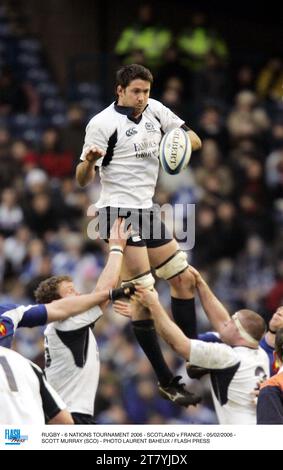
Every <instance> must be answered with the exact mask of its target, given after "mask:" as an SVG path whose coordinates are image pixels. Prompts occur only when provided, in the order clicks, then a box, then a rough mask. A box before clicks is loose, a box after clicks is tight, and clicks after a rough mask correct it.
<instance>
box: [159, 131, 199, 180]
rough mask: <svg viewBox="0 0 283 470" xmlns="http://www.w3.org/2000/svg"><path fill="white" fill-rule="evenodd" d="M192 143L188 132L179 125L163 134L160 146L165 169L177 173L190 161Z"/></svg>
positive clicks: (161, 159) (161, 160)
mask: <svg viewBox="0 0 283 470" xmlns="http://www.w3.org/2000/svg"><path fill="white" fill-rule="evenodd" d="M191 153H192V145H191V141H190V138H189V136H188V134H187V133H186V132H185V131H184V129H182V128H181V127H177V128H176V129H173V130H172V131H170V132H166V134H165V135H164V136H163V138H162V140H161V143H160V147H159V159H160V163H161V166H162V168H163V170H164V171H166V172H167V173H169V174H170V175H177V174H178V173H180V171H182V170H183V169H184V168H185V167H186V166H187V165H188V163H189V161H190V158H191Z"/></svg>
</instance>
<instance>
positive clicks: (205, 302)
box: [189, 266, 230, 331]
mask: <svg viewBox="0 0 283 470" xmlns="http://www.w3.org/2000/svg"><path fill="white" fill-rule="evenodd" d="M189 271H190V272H191V273H192V274H193V275H194V276H195V280H196V288H197V291H198V294H199V298H200V301H201V304H202V306H203V309H204V311H205V313H206V315H207V317H208V319H209V321H210V322H211V324H212V325H213V327H214V328H215V330H216V331H219V330H220V329H221V327H222V326H223V323H224V322H226V321H229V320H230V315H229V312H228V311H227V309H226V308H225V307H224V305H223V304H222V303H221V302H220V300H218V298H217V297H216V296H215V295H214V293H213V292H212V290H211V289H210V287H209V286H208V284H207V283H206V282H205V280H204V279H203V277H202V276H201V275H200V273H199V272H198V271H197V270H196V269H195V268H193V267H192V266H189Z"/></svg>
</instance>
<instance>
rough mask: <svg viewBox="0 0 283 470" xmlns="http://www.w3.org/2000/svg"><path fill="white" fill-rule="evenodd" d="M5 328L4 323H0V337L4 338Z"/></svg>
mask: <svg viewBox="0 0 283 470" xmlns="http://www.w3.org/2000/svg"><path fill="white" fill-rule="evenodd" d="M6 334H7V328H6V326H5V325H4V323H0V336H6Z"/></svg>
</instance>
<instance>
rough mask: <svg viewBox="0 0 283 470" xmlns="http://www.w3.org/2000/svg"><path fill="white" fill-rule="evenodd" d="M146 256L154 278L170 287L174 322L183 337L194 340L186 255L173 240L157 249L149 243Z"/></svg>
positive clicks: (191, 283) (191, 286)
mask: <svg viewBox="0 0 283 470" xmlns="http://www.w3.org/2000/svg"><path fill="white" fill-rule="evenodd" d="M150 246H151V247H150ZM148 256H149V260H150V264H151V266H152V267H154V268H155V272H156V275H157V276H158V277H160V278H163V279H166V280H168V282H169V284H170V293H171V307H172V315H173V317H174V320H175V322H176V323H177V325H178V326H179V327H180V328H181V330H182V331H183V333H184V334H185V335H186V336H188V337H190V338H196V336H197V332H196V313H195V299H194V297H195V279H194V276H193V275H192V274H191V273H190V272H189V270H188V268H187V267H188V263H187V259H186V254H185V253H184V252H182V251H181V250H180V249H179V246H178V243H177V242H176V240H174V239H173V240H171V241H169V242H168V243H165V244H161V245H160V246H158V243H157V242H155V244H154V247H153V244H152V243H150V244H148Z"/></svg>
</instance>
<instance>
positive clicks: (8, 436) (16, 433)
mask: <svg viewBox="0 0 283 470" xmlns="http://www.w3.org/2000/svg"><path fill="white" fill-rule="evenodd" d="M27 440H28V436H23V435H21V430H20V429H5V445H6V446H19V445H21V444H22V443H23V442H25V441H27Z"/></svg>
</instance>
